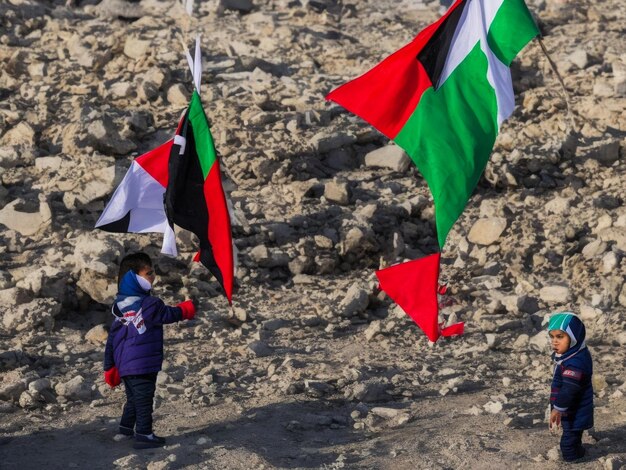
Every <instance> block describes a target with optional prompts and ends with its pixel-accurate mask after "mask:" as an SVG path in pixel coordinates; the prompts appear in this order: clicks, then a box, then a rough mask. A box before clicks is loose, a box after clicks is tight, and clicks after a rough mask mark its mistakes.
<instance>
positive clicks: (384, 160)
mask: <svg viewBox="0 0 626 470" xmlns="http://www.w3.org/2000/svg"><path fill="white" fill-rule="evenodd" d="M410 164H411V159H410V158H409V156H408V155H407V153H406V152H405V151H404V150H402V149H401V148H400V147H398V146H397V145H386V146H384V147H381V148H379V149H376V150H373V151H371V152H370V153H368V154H367V155H365V166H370V167H381V168H389V169H391V170H394V171H399V172H402V171H406V170H407V168H408V167H409V165H410Z"/></svg>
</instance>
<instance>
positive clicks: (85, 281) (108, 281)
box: [76, 269, 117, 305]
mask: <svg viewBox="0 0 626 470" xmlns="http://www.w3.org/2000/svg"><path fill="white" fill-rule="evenodd" d="M76 285H77V286H78V287H80V289H81V290H82V291H83V292H84V293H85V294H87V295H88V296H89V297H91V299H92V300H94V301H96V302H98V303H101V304H106V305H108V304H110V303H112V302H113V300H114V299H115V295H116V294H117V283H116V280H115V278H114V276H111V275H106V274H102V273H101V272H98V271H94V270H93V269H83V270H82V271H81V272H80V277H79V278H78V281H77V282H76Z"/></svg>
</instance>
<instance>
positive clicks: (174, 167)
mask: <svg viewBox="0 0 626 470" xmlns="http://www.w3.org/2000/svg"><path fill="white" fill-rule="evenodd" d="M185 54H186V56H187V61H188V63H189V68H190V69H191V73H192V76H193V81H194V87H195V90H194V92H193V95H192V97H191V102H190V103H189V107H188V108H187V110H186V111H185V114H184V116H183V118H182V119H181V121H180V122H179V124H178V129H177V130H176V135H175V136H174V139H172V140H169V141H168V142H166V143H165V144H163V145H161V146H160V147H157V148H156V149H154V150H152V151H150V152H148V153H146V154H145V155H142V156H141V157H138V158H137V159H136V160H135V161H133V163H132V164H131V167H130V169H129V170H128V172H127V173H126V176H125V177H124V180H123V181H122V183H121V184H120V185H119V187H118V188H117V189H116V190H115V193H114V194H113V197H112V198H111V201H109V204H108V205H107V206H106V207H105V209H104V212H103V213H102V215H101V216H100V219H99V220H98V222H97V223H96V227H97V228H100V229H102V230H107V231H109V232H120V233H125V232H141V233H145V232H162V233H164V235H165V236H164V239H163V249H162V250H161V252H162V253H165V254H169V255H173V256H174V255H176V239H175V235H174V230H173V226H174V224H176V225H178V226H179V227H182V228H184V229H186V230H189V231H191V232H193V233H194V234H195V235H197V237H198V238H199V240H200V250H199V251H198V253H197V255H196V257H195V258H194V261H200V262H201V263H202V264H203V265H204V266H205V267H206V268H207V269H208V270H209V271H210V272H211V273H212V274H213V275H214V276H215V277H216V278H217V281H218V282H219V283H220V284H221V285H222V287H223V289H224V292H225V294H226V297H227V299H228V302H229V303H232V292H233V283H234V266H235V262H234V256H233V251H234V250H233V241H232V235H231V225H230V215H229V212H228V204H227V200H226V195H225V193H224V189H223V188H222V181H221V172H220V165H219V160H218V159H217V155H216V153H215V147H214V145H213V137H212V136H211V131H210V129H209V123H208V120H207V117H206V115H205V114H204V109H203V108H202V103H201V102H200V96H199V94H198V90H199V89H200V83H201V76H202V63H201V53H200V38H199V37H198V38H196V49H195V54H194V57H191V54H189V51H185Z"/></svg>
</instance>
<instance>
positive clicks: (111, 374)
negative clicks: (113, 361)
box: [104, 366, 122, 388]
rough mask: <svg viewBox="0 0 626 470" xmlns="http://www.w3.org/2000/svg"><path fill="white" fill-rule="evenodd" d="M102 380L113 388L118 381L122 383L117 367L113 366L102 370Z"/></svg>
mask: <svg viewBox="0 0 626 470" xmlns="http://www.w3.org/2000/svg"><path fill="white" fill-rule="evenodd" d="M104 381H105V382H106V383H107V384H108V385H109V387H111V388H115V387H117V386H118V385H119V384H120V383H122V380H121V379H120V373H119V371H118V370H117V367H115V366H113V367H111V368H110V369H109V370H105V371H104Z"/></svg>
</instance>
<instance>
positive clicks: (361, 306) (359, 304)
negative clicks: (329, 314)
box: [338, 284, 369, 318]
mask: <svg viewBox="0 0 626 470" xmlns="http://www.w3.org/2000/svg"><path fill="white" fill-rule="evenodd" d="M368 305H369V294H368V292H367V291H366V290H365V289H363V288H362V287H360V286H359V285H358V284H352V285H351V286H350V288H349V289H348V292H346V295H345V297H344V298H343V299H342V301H341V302H340V304H339V308H338V311H339V314H340V315H341V316H343V317H348V318H349V317H353V316H354V315H357V314H359V313H361V312H363V311H365V309H366V308H367V306H368Z"/></svg>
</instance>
